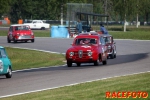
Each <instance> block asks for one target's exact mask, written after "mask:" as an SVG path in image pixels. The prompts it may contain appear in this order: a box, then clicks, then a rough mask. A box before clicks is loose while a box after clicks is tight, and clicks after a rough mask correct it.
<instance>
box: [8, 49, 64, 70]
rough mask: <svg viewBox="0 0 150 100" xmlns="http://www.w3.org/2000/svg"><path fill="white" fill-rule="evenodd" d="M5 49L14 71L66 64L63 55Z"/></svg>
mask: <svg viewBox="0 0 150 100" xmlns="http://www.w3.org/2000/svg"><path fill="white" fill-rule="evenodd" d="M5 48H6V51H7V54H8V56H9V58H10V60H11V62H12V65H13V70H19V69H28V68H38V67H47V66H58V65H63V64H65V62H64V61H65V56H64V55H63V54H54V53H45V52H41V51H35V50H25V49H17V48H10V47H5Z"/></svg>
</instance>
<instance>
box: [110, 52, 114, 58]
mask: <svg viewBox="0 0 150 100" xmlns="http://www.w3.org/2000/svg"><path fill="white" fill-rule="evenodd" d="M114 56H115V55H114V50H113V53H112V54H111V55H110V58H111V59H114Z"/></svg>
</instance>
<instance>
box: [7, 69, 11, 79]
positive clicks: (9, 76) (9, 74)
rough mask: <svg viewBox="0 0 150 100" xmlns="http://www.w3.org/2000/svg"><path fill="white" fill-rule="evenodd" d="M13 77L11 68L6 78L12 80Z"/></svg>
mask: <svg viewBox="0 0 150 100" xmlns="http://www.w3.org/2000/svg"><path fill="white" fill-rule="evenodd" d="M11 77H12V70H11V68H9V69H8V73H7V74H6V78H11Z"/></svg>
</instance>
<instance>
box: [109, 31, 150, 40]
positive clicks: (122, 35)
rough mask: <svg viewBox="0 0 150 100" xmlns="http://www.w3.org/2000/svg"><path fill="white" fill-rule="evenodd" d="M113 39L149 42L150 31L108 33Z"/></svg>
mask: <svg viewBox="0 0 150 100" xmlns="http://www.w3.org/2000/svg"><path fill="white" fill-rule="evenodd" d="M109 34H111V35H113V37H114V39H137V40H150V31H127V32H120V31H119V32H109Z"/></svg>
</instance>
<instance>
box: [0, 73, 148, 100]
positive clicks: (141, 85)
mask: <svg viewBox="0 0 150 100" xmlns="http://www.w3.org/2000/svg"><path fill="white" fill-rule="evenodd" d="M149 79H150V72H149V73H142V74H136V75H129V76H122V77H117V78H110V79H105V80H100V81H94V82H87V83H82V84H78V85H73V86H66V87H61V88H57V89H51V90H45V91H42V92H35V93H29V94H23V95H18V96H12V97H7V98H1V100H120V99H117V98H115V99H113V98H105V96H106V92H108V91H109V92H111V93H112V92H119V91H120V92H124V91H125V92H127V91H129V92H135V91H136V92H138V91H146V92H148V94H149V96H148V98H147V99H142V98H140V99H136V100H150V85H149V84H150V81H149ZM121 100H135V99H133V98H131V97H130V98H128V99H127V98H126V99H121Z"/></svg>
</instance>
